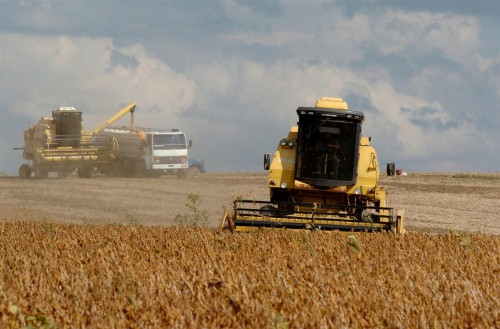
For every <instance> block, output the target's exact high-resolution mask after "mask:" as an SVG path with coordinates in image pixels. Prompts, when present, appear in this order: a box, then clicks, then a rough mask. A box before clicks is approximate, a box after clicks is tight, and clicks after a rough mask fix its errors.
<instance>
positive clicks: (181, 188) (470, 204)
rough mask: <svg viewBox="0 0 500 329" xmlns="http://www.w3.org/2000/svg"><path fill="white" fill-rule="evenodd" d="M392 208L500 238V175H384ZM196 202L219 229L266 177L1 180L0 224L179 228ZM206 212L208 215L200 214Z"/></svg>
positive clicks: (264, 192)
mask: <svg viewBox="0 0 500 329" xmlns="http://www.w3.org/2000/svg"><path fill="white" fill-rule="evenodd" d="M380 185H382V186H385V187H386V188H387V189H388V191H389V203H390V206H391V207H393V208H395V209H396V210H405V228H406V230H407V232H411V231H425V232H433V233H443V232H449V231H450V230H456V231H466V232H483V233H490V234H496V235H498V234H500V197H499V195H500V174H498V173H496V174H475V175H463V174H457V175H453V174H411V173H410V174H408V176H382V177H381V180H380ZM190 195H191V196H193V195H194V196H198V197H199V199H198V200H199V202H200V203H199V204H197V211H200V212H201V214H203V216H201V217H202V218H206V220H204V221H203V223H202V224H205V225H208V226H211V227H217V226H218V225H219V223H220V220H221V218H222V216H223V214H224V212H225V211H226V210H231V208H232V200H233V199H235V198H237V197H244V198H249V199H255V200H268V199H269V191H268V189H267V176H266V174H265V173H263V174H254V173H205V174H200V175H197V176H196V177H191V178H186V179H180V178H176V177H171V176H164V177H160V178H109V177H105V176H97V175H96V176H93V177H92V178H90V179H85V178H78V177H76V176H69V177H67V178H57V177H49V178H48V179H41V180H38V179H21V178H19V177H0V220H8V221H11V220H25V221H49V222H60V223H75V224H102V223H119V224H124V225H128V224H142V225H177V224H179V219H178V218H182V217H185V218H191V217H192V215H193V209H192V206H193V203H192V202H191V201H190V198H189V196H190ZM205 214H206V216H205Z"/></svg>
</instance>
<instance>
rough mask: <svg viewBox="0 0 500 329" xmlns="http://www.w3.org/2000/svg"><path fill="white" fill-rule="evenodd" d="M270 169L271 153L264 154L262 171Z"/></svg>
mask: <svg viewBox="0 0 500 329" xmlns="http://www.w3.org/2000/svg"><path fill="white" fill-rule="evenodd" d="M269 168H271V153H265V154H264V170H269Z"/></svg>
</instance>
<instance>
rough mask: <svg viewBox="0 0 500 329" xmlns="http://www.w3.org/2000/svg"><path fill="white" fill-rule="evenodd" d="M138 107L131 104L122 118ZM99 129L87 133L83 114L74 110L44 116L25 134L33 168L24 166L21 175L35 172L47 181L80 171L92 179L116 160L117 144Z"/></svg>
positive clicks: (25, 150)
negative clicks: (98, 170)
mask: <svg viewBox="0 0 500 329" xmlns="http://www.w3.org/2000/svg"><path fill="white" fill-rule="evenodd" d="M134 108H135V103H131V104H129V105H128V106H126V107H125V108H123V109H122V110H120V112H118V113H119V114H120V117H121V116H123V115H124V114H125V113H128V112H133V111H134ZM116 119H117V117H113V120H116ZM106 124H110V123H109V120H108V122H106ZM99 129H100V128H98V129H95V130H94V131H92V132H91V133H89V134H86V132H85V129H84V127H83V124H82V112H81V111H78V110H76V109H75V108H74V107H60V108H58V109H57V110H54V111H52V118H49V117H43V118H41V119H40V121H39V122H38V123H37V124H35V125H33V126H31V127H29V128H28V129H27V130H25V131H24V147H23V148H22V150H23V158H24V159H26V160H30V161H31V165H30V164H23V165H21V166H20V167H19V175H20V176H21V177H23V178H29V177H31V175H32V173H33V172H34V173H35V177H36V178H47V177H48V174H49V172H57V174H58V175H59V177H66V176H67V175H68V174H69V173H71V172H73V171H75V170H78V175H79V176H80V177H90V176H91V175H92V172H93V170H94V168H99V167H103V168H106V167H108V166H109V163H110V162H111V161H112V160H113V158H114V157H115V153H116V141H115V140H113V139H112V138H110V137H108V136H103V135H98V134H97V132H98V131H99Z"/></svg>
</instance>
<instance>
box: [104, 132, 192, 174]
mask: <svg viewBox="0 0 500 329" xmlns="http://www.w3.org/2000/svg"><path fill="white" fill-rule="evenodd" d="M100 135H105V136H109V137H113V138H114V140H116V143H117V145H116V148H117V152H116V158H115V159H114V160H113V161H111V164H110V166H109V171H110V172H109V174H110V175H111V176H126V177H134V176H150V177H155V176H160V175H162V174H173V175H177V177H179V178H183V177H186V176H187V173H188V169H189V162H188V149H189V148H190V147H191V146H192V141H191V140H189V141H187V140H186V135H185V134H184V133H183V132H182V131H179V130H178V129H172V130H160V129H151V128H139V127H134V128H132V129H131V128H129V127H110V128H106V129H104V130H103V131H102V132H101V133H100Z"/></svg>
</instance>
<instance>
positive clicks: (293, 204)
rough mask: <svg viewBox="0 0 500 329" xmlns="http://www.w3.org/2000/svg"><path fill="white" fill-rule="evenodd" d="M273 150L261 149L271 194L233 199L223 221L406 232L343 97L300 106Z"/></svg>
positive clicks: (240, 226) (248, 226) (250, 226)
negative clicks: (294, 121) (259, 198)
mask: <svg viewBox="0 0 500 329" xmlns="http://www.w3.org/2000/svg"><path fill="white" fill-rule="evenodd" d="M297 114H298V116H299V122H298V126H293V127H292V128H291V129H290V132H289V133H288V136H287V137H286V138H283V139H282V140H281V141H280V143H279V145H278V148H277V150H276V152H275V153H274V157H273V158H272V161H271V155H270V154H265V155H264V169H266V170H269V178H268V186H269V189H270V201H255V200H240V199H237V200H235V201H234V209H233V214H232V215H229V214H227V213H226V215H225V216H224V218H223V221H222V227H225V228H230V229H235V230H236V231H248V230H256V229H260V228H290V229H321V230H341V231H370V232H371V231H392V232H396V233H404V228H403V211H399V212H398V213H397V214H395V213H394V210H393V209H392V208H390V207H389V205H388V200H387V191H386V189H385V188H384V187H382V186H379V183H378V182H379V174H380V171H379V163H378V159H377V154H376V152H375V149H374V148H373V147H372V146H371V144H370V141H371V138H370V137H362V136H361V124H362V123H363V121H364V114H363V113H362V112H356V111H350V110H349V109H348V105H347V103H346V102H344V101H343V100H342V99H341V98H331V97H323V98H321V99H319V100H318V101H317V102H316V105H315V107H299V108H298V109H297Z"/></svg>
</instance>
